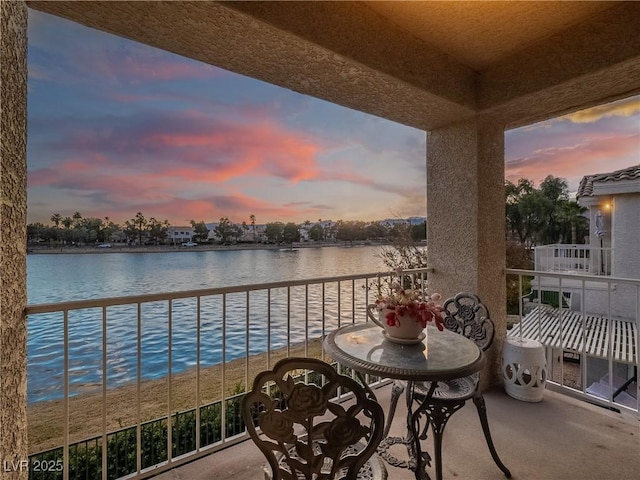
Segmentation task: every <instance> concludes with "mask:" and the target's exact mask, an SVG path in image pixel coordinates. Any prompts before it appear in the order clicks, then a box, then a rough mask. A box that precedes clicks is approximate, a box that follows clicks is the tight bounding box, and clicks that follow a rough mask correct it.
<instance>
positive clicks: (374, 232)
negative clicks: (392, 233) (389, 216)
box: [365, 222, 388, 240]
mask: <svg viewBox="0 0 640 480" xmlns="http://www.w3.org/2000/svg"><path fill="white" fill-rule="evenodd" d="M365 230H366V234H367V238H370V239H372V240H375V239H380V238H386V237H387V233H388V232H387V229H386V228H385V226H384V225H382V223H380V222H371V223H370V224H369V225H367V227H366V229H365Z"/></svg>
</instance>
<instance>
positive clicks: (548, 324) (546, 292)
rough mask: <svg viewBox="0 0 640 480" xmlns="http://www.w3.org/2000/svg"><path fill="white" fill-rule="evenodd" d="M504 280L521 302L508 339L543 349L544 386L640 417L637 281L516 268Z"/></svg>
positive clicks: (639, 283) (639, 301) (639, 286)
mask: <svg viewBox="0 0 640 480" xmlns="http://www.w3.org/2000/svg"><path fill="white" fill-rule="evenodd" d="M507 280H508V281H510V282H517V285H518V290H519V292H520V298H521V299H522V301H521V302H518V307H517V308H518V311H517V312H508V313H510V314H516V315H517V316H516V318H517V319H518V321H517V323H516V324H515V325H513V327H512V328H511V329H510V330H509V331H508V332H507V335H508V336H514V337H520V336H521V337H524V338H530V339H533V340H537V341H539V342H541V343H542V344H543V345H545V347H546V351H547V369H548V374H547V385H551V386H552V387H553V388H557V389H560V390H561V391H563V392H565V393H569V394H571V395H573V396H577V397H579V398H582V399H584V400H587V401H590V402H592V403H597V404H601V405H603V406H607V407H609V408H613V409H616V410H620V411H622V410H627V411H631V412H635V413H636V414H640V404H639V403H638V399H639V398H640V395H639V393H640V391H639V389H638V381H637V371H638V367H639V366H640V358H639V357H640V355H639V352H640V335H639V325H640V280H636V279H625V278H614V277H602V276H596V275H584V274H582V275H574V274H561V273H552V272H544V271H529V270H516V269H507Z"/></svg>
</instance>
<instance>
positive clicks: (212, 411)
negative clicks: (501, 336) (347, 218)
mask: <svg viewBox="0 0 640 480" xmlns="http://www.w3.org/2000/svg"><path fill="white" fill-rule="evenodd" d="M427 272H428V270H427V269H417V270H411V271H408V272H405V273H406V274H407V276H406V277H405V283H406V284H409V283H412V284H413V286H414V287H419V286H421V285H425V284H426V275H427ZM391 275H392V274H391V273H384V274H381V273H371V274H362V275H352V276H342V277H331V278H317V279H310V280H298V281H290V282H278V283H269V284H259V285H247V286H238V287H228V288H216V289H205V290H194V291H187V292H177V293H165V294H152V295H142V296H135V297H120V298H106V299H96V300H86V301H74V302H66V303H59V304H47V305H30V306H29V307H28V308H27V315H28V323H29V342H28V343H29V347H28V349H29V364H28V374H29V389H28V390H29V405H28V428H29V441H30V449H31V452H32V453H31V460H32V461H33V462H35V461H37V462H38V464H39V465H46V466H47V468H46V469H40V470H41V471H40V472H34V471H31V472H30V478H33V479H47V480H48V479H62V480H67V479H69V478H72V479H75V478H83V479H92V480H93V479H99V478H102V479H115V478H120V477H125V476H126V477H130V478H146V477H149V476H151V475H155V474H157V473H159V472H160V471H164V470H168V469H170V468H173V467H175V466H177V465H180V464H183V463H186V462H187V461H191V460H193V459H194V458H197V457H200V456H203V455H206V454H210V453H212V452H215V451H217V450H220V449H222V448H224V447H226V446H229V445H231V444H233V443H237V442H239V441H242V440H244V439H245V438H246V433H245V429H244V425H243V424H242V421H241V419H240V411H239V405H240V401H241V398H242V395H243V393H244V391H245V389H246V386H247V385H250V384H251V382H252V381H253V377H254V376H255V374H256V373H257V372H259V371H261V370H265V369H267V368H270V367H271V366H272V365H273V364H274V363H275V362H276V361H277V360H278V359H279V358H281V357H283V356H285V355H286V356H294V355H297V356H309V357H317V358H324V352H323V351H322V338H323V337H324V335H325V334H326V333H327V332H329V331H331V330H333V329H335V328H337V327H339V326H341V325H344V324H347V323H355V322H365V321H366V313H365V312H366V306H367V305H368V304H369V303H372V302H373V300H374V296H375V292H376V289H375V285H379V284H381V283H384V282H386V281H388V280H389V279H390V277H391ZM367 287H369V288H367ZM371 287H373V289H372V288H371ZM369 380H370V381H371V382H377V381H380V380H379V379H376V378H372V379H369ZM48 466H51V468H48Z"/></svg>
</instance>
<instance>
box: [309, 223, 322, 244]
mask: <svg viewBox="0 0 640 480" xmlns="http://www.w3.org/2000/svg"><path fill="white" fill-rule="evenodd" d="M309 238H310V239H311V240H313V241H315V242H319V241H321V240H323V239H324V229H323V228H322V225H320V224H319V223H316V224H315V225H314V226H313V227H311V229H310V230H309Z"/></svg>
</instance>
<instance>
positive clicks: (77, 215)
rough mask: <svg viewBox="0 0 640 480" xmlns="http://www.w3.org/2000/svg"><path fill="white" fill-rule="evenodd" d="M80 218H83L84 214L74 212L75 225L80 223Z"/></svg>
mask: <svg viewBox="0 0 640 480" xmlns="http://www.w3.org/2000/svg"><path fill="white" fill-rule="evenodd" d="M80 220H82V214H81V213H80V212H75V213H74V214H73V223H74V225H75V226H77V225H78V224H79V223H80Z"/></svg>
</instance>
